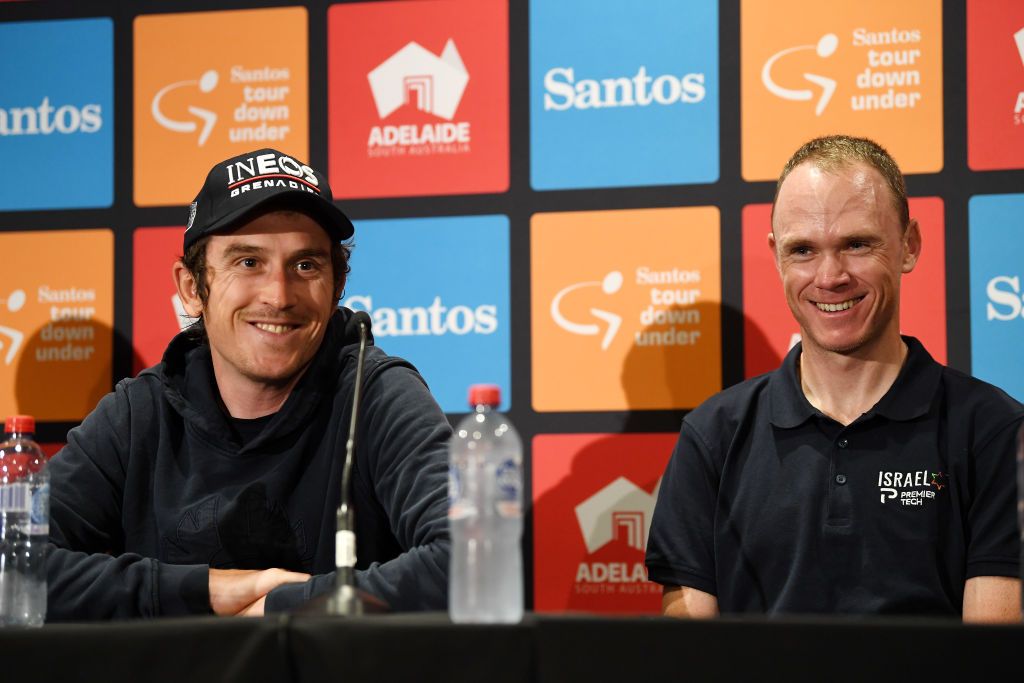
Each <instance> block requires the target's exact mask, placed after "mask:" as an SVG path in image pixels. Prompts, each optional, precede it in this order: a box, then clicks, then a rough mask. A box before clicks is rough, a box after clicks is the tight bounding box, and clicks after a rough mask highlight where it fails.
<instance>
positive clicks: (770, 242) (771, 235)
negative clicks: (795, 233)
mask: <svg viewBox="0 0 1024 683" xmlns="http://www.w3.org/2000/svg"><path fill="white" fill-rule="evenodd" d="M777 246H778V245H777V244H776V243H775V231H774V230H773V231H771V232H769V233H768V248H769V249H771V250H772V260H773V261H775V270H777V271H779V275H781V274H782V267H781V266H780V265H779V252H778V250H776V247H777Z"/></svg>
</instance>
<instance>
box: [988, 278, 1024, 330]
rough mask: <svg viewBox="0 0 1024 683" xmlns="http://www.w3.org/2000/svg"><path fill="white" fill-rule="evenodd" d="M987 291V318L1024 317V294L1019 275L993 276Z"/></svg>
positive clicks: (1010, 318) (1008, 318)
mask: <svg viewBox="0 0 1024 683" xmlns="http://www.w3.org/2000/svg"><path fill="white" fill-rule="evenodd" d="M985 293H986V294H987V295H988V304H987V305H986V307H985V317H986V319H987V320H1003V321H1006V320H1016V319H1017V318H1024V294H1022V293H1021V289H1020V278H1019V277H1018V276H1016V275H1014V276H1012V277H1011V276H1008V275H998V276H996V277H994V278H992V279H991V280H989V281H988V287H987V288H986V290H985Z"/></svg>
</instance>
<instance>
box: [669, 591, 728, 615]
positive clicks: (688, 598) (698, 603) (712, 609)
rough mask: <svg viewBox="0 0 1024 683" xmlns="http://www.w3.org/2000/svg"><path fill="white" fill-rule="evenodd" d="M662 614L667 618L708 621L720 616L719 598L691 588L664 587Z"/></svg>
mask: <svg viewBox="0 0 1024 683" xmlns="http://www.w3.org/2000/svg"><path fill="white" fill-rule="evenodd" d="M661 613H662V614H663V615H665V616H666V617H682V618H688V619H708V618H711V617H717V616H718V598H716V597H715V596H714V595H711V594H710V593H705V592H704V591H702V590H698V589H696V588H691V587H690V586H664V587H663V589H662V593H661Z"/></svg>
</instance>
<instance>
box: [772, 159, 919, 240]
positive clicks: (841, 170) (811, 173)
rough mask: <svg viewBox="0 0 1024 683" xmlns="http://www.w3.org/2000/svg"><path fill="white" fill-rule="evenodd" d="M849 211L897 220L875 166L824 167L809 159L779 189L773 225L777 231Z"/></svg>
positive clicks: (886, 190)
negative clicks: (794, 224)
mask: <svg viewBox="0 0 1024 683" xmlns="http://www.w3.org/2000/svg"><path fill="white" fill-rule="evenodd" d="M850 213H854V214H856V213H860V214H863V213H871V214H875V215H879V220H884V219H883V218H882V214H887V213H890V214H892V216H891V218H892V219H893V220H896V221H897V222H898V221H899V217H898V215H897V212H896V209H895V207H894V206H893V205H892V200H891V197H890V191H889V188H888V186H887V185H886V183H885V180H884V178H882V175H881V174H880V173H879V172H878V171H877V170H876V169H875V168H873V167H871V166H870V165H868V164H865V163H863V162H852V163H850V164H847V165H843V166H840V167H838V168H835V169H823V168H820V167H819V166H817V165H816V164H814V163H813V162H809V161H808V162H804V163H802V164H800V165H799V166H797V167H796V168H794V169H793V171H792V172H791V173H790V174H789V175H788V176H787V177H786V179H785V180H784V181H783V183H782V187H781V188H779V196H778V199H777V200H776V202H775V211H774V220H773V225H772V227H773V229H775V230H776V231H778V230H779V229H781V228H785V227H787V226H788V225H789V224H790V223H791V222H793V221H798V222H799V221H801V220H806V219H809V218H817V219H819V220H824V219H826V218H835V217H837V216H840V215H843V214H850Z"/></svg>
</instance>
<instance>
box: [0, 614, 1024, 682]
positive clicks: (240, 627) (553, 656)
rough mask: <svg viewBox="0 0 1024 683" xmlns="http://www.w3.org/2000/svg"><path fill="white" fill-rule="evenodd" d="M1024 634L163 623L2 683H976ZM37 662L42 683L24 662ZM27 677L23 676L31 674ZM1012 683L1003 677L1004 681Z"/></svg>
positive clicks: (1023, 647)
mask: <svg viewBox="0 0 1024 683" xmlns="http://www.w3.org/2000/svg"><path fill="white" fill-rule="evenodd" d="M1022 655H1024V626H963V625H961V624H959V623H958V622H955V621H930V620H907V619H895V618H894V619H877V618H872V619H852V618H843V619H838V618H831V619H822V618H813V619H812V618H807V619H794V618H787V619H774V620H769V619H720V620H717V621H710V622H683V621H676V620H670V619H662V618H607V617H592V616H582V615H580V616H572V615H567V616H547V615H534V614H530V615H527V617H526V618H525V619H524V621H523V623H521V624H515V625H502V626H470V625H454V624H451V623H450V622H449V621H448V618H447V617H446V616H445V615H443V614H418V615H383V616H373V617H363V618H357V619H335V618H329V617H314V616H292V615H281V616H276V617H267V618H265V619H218V618H215V617H209V618H192V619H164V620H157V621H145V622H143V621H135V622H119V623H104V624H56V625H47V626H45V627H43V628H42V629H0V672H2V673H0V678H2V680H3V681H5V682H6V681H15V680H31V681H50V680H52V681H62V682H64V681H115V682H117V683H127V682H128V681H175V682H176V683H181V682H185V683H201V682H203V681H247V682H253V683H255V682H259V681H273V682H282V683H288V682H290V681H303V682H305V681H445V682H456V681H474V682H476V681H487V682H490V683H501V682H503V681H543V682H549V681H567V682H573V683H575V682H577V681H579V682H583V683H586V682H588V681H615V682H616V683H625V682H629V681H659V682H660V681H676V680H680V681H700V680H720V681H729V680H732V681H758V680H765V681H872V682H874V681H878V680H909V681H915V683H916V682H917V681H924V682H927V683H931V682H932V681H936V680H978V679H982V678H990V677H994V675H996V674H998V673H1001V672H1009V671H1012V670H1014V669H1015V668H1016V670H1017V671H1018V673H1017V674H1015V675H1013V676H1012V677H1011V678H1009V680H1020V679H1021V674H1020V673H1019V672H1021V671H1022V670H1024V668H1022V667H1021V666H1020V665H1019V664H1018V662H1019V661H1020V659H1021V657H1022ZM15 660H17V661H18V662H19V663H20V664H21V665H23V664H25V663H28V662H35V665H34V666H35V671H34V672H32V675H31V677H30V678H20V679H19V678H16V676H18V675H20V676H25V675H28V674H29V670H28V669H23V667H22V666H21V665H19V666H12V662H13V661H15ZM19 669H21V670H19ZM1000 678H1001V677H1000Z"/></svg>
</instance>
